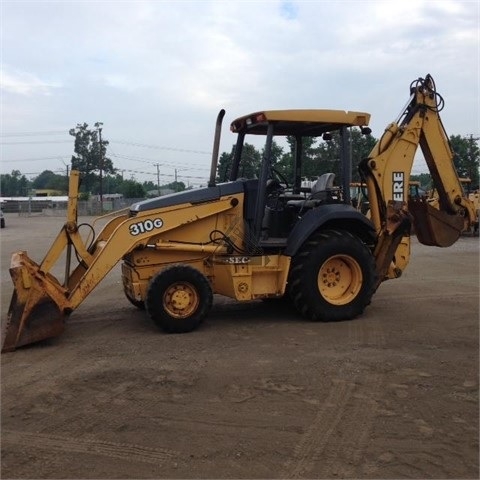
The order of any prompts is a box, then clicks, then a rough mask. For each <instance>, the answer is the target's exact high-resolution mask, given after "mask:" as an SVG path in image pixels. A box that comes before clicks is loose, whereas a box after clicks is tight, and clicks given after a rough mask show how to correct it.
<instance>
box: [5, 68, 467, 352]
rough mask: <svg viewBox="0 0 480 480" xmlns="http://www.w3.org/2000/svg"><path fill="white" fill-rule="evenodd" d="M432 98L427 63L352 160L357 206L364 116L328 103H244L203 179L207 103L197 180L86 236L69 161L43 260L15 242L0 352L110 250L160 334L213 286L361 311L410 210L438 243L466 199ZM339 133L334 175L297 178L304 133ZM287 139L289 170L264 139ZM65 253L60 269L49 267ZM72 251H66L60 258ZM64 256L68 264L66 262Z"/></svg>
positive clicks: (65, 311) (70, 307)
mask: <svg viewBox="0 0 480 480" xmlns="http://www.w3.org/2000/svg"><path fill="white" fill-rule="evenodd" d="M442 106H443V99H442V98H441V96H440V95H439V94H438V93H437V92H436V89H435V84H434V82H433V79H432V77H431V76H430V75H427V76H426V77H425V78H419V79H417V80H415V81H414V82H412V84H411V85H410V98H409V100H408V103H407V105H406V107H405V108H404V109H403V110H402V111H401V113H400V115H399V117H398V118H397V119H396V120H395V121H394V122H393V123H391V124H390V125H388V126H387V128H386V130H385V132H384V134H383V135H382V137H381V138H380V140H379V141H378V143H377V144H376V146H375V147H374V148H373V150H372V152H371V153H370V155H369V156H368V158H365V159H364V160H363V161H362V162H361V165H360V173H361V175H362V182H364V183H365V184H366V186H367V192H368V199H369V206H370V218H367V217H366V216H364V215H363V214H362V213H361V212H359V211H357V209H355V208H354V207H353V206H352V205H351V199H350V189H349V186H350V182H351V160H350V158H351V155H350V153H349V132H350V129H352V128H360V129H361V131H362V133H365V134H368V133H370V129H369V128H368V123H369V119H370V115H369V114H367V113H362V112H345V111H338V110H283V111H281V110H278V111H262V112H256V113H253V114H250V115H246V116H244V117H241V118H238V119H236V120H235V121H233V122H232V124H231V131H232V132H233V133H235V134H236V135H237V143H236V148H235V154H234V159H233V164H232V166H231V170H230V175H229V179H228V180H227V181H225V182H222V183H217V182H216V176H217V159H218V152H219V142H220V132H221V124H222V119H223V116H224V113H225V112H224V111H223V110H222V111H221V112H220V113H219V116H218V119H217V125H216V130H215V139H214V144H213V155H212V165H211V174H210V181H209V184H208V187H206V188H199V189H194V190H188V191H184V192H180V193H176V194H172V195H166V196H163V197H159V198H154V199H152V200H146V201H143V202H140V203H136V204H134V205H132V207H131V208H130V210H129V211H128V212H120V213H118V214H117V215H116V216H114V217H113V218H112V219H111V220H110V221H109V222H108V223H107V224H106V225H105V227H104V228H103V229H102V230H101V231H100V232H99V233H98V235H97V236H96V238H95V239H93V240H92V241H90V242H89V243H88V245H87V244H86V242H84V241H83V240H82V238H81V236H80V234H79V226H78V224H77V197H78V183H79V174H78V172H76V171H73V172H72V173H71V177H70V193H69V204H68V211H67V221H66V223H65V225H64V227H63V228H62V230H61V231H60V232H59V234H58V236H57V238H56V240H55V242H54V243H53V245H52V246H51V248H50V249H49V251H48V252H47V254H46V256H45V257H44V259H43V260H42V261H41V262H40V263H39V264H37V263H36V262H34V261H33V260H32V259H30V258H29V257H28V255H27V253H26V252H23V251H20V252H17V253H14V254H13V256H12V261H11V268H10V273H11V276H12V279H13V283H14V292H13V297H12V300H11V304H10V308H9V312H8V318H7V319H6V322H4V325H3V327H4V328H3V332H2V334H3V342H2V351H4V352H5V351H12V350H14V349H15V348H17V347H20V346H22V345H27V344H31V343H33V342H37V341H40V340H43V339H46V338H49V337H53V336H56V335H58V334H60V333H61V332H62V331H63V329H64V325H65V320H66V319H67V318H68V316H69V314H70V313H71V312H73V311H74V310H75V309H76V308H77V307H78V306H79V305H80V304H81V303H82V301H83V300H84V299H85V298H86V297H87V296H88V295H89V294H90V292H92V290H93V289H94V288H95V287H96V286H97V285H98V284H99V282H100V281H101V280H102V279H103V278H104V277H105V276H106V275H107V273H108V272H109V271H110V270H111V269H112V268H113V267H114V266H115V265H116V264H117V263H118V262H119V261H122V279H123V288H124V292H125V294H126V296H127V298H128V299H129V300H130V301H131V303H132V304H134V305H135V306H137V307H138V308H145V309H146V311H147V313H148V315H149V316H150V317H151V318H152V320H153V321H154V322H155V323H156V324H157V325H158V326H159V327H160V328H161V329H163V330H164V331H166V332H187V331H190V330H193V329H194V328H196V327H197V326H198V325H199V324H200V323H201V322H202V320H203V319H204V318H205V316H206V315H207V314H208V312H209V310H210V307H211V306H212V298H213V294H221V295H225V296H227V297H230V298H233V299H236V300H238V301H250V300H253V299H263V298H285V299H287V300H288V301H291V302H292V303H293V304H294V306H295V307H296V308H297V310H298V311H299V313H300V314H301V315H303V316H304V317H306V318H308V319H311V320H315V321H335V320H345V319H352V318H354V317H357V316H358V315H360V314H362V312H363V311H364V309H365V307H366V306H367V305H368V304H369V303H370V301H371V298H372V296H373V294H374V292H375V291H376V289H377V288H378V286H379V285H380V283H381V282H383V281H384V280H387V279H392V278H396V277H399V276H400V275H401V273H402V272H403V270H404V269H405V267H406V266H407V264H408V261H409V256H410V238H409V236H410V231H411V222H412V221H413V222H414V223H415V232H416V234H417V236H418V239H419V241H420V242H421V243H423V244H426V245H432V246H439V247H448V246H450V245H452V244H453V243H454V242H455V241H456V240H457V239H458V238H459V236H460V233H461V231H462V230H463V228H464V221H465V220H466V221H472V219H474V218H475V211H474V208H473V206H472V204H471V202H469V201H468V199H467V198H465V197H464V196H463V193H462V186H461V184H460V181H459V179H458V176H457V173H456V171H455V168H454V165H453V162H452V157H453V155H452V151H451V148H450V145H449V141H448V137H447V135H446V133H445V131H444V128H443V125H442V122H441V119H440V116H439V112H440V110H441V107H442ZM333 132H338V133H339V134H340V138H341V144H342V149H341V150H342V152H341V155H340V157H341V158H340V162H341V165H342V174H341V175H340V177H341V178H340V181H339V182H338V184H337V185H335V183H334V175H333V174H326V175H322V176H319V178H318V180H317V181H316V182H315V184H314V185H313V186H312V187H311V188H310V189H305V188H302V181H301V179H302V175H303V172H304V165H303V163H302V162H304V161H305V160H304V158H305V155H304V152H302V140H303V139H304V137H324V138H328V136H329V135H331V134H332V133H333ZM249 135H257V136H258V135H260V136H264V137H265V149H264V155H263V159H262V162H261V167H260V170H259V171H258V172H257V174H256V178H242V174H241V172H242V170H243V169H242V161H241V159H242V148H243V146H244V142H245V139H246V138H247V137H248V136H249ZM287 135H288V136H292V137H294V138H295V140H296V150H295V155H294V159H293V162H294V165H293V169H292V170H293V172H294V173H293V176H292V178H284V177H283V176H282V175H280V174H279V173H278V172H277V171H276V170H275V169H274V167H273V165H272V143H273V140H274V138H275V137H285V136H287ZM419 146H420V148H421V150H422V152H423V155H424V156H425V160H426V163H427V165H428V168H429V170H430V172H431V174H432V177H433V180H434V184H435V186H436V189H437V191H438V197H439V205H438V208H433V207H431V206H430V205H429V204H428V202H426V200H425V199H423V198H411V199H409V198H408V185H409V178H410V172H411V169H412V164H413V161H414V155H415V152H416V151H417V148H418V147H419ZM60 258H62V259H66V261H65V263H66V265H65V279H64V280H63V281H61V280H58V279H57V278H55V277H54V276H53V275H52V273H51V271H52V268H53V267H54V265H55V264H56V263H57V262H58V261H59V259H60ZM72 259H76V260H75V262H72ZM74 263H75V264H74Z"/></svg>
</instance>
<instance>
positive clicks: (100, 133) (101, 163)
mask: <svg viewBox="0 0 480 480" xmlns="http://www.w3.org/2000/svg"><path fill="white" fill-rule="evenodd" d="M100 125H102V124H101V123H97V128H98V136H99V143H100V213H102V214H103V148H102V127H100Z"/></svg>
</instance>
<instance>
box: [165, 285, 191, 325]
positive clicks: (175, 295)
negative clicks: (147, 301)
mask: <svg viewBox="0 0 480 480" xmlns="http://www.w3.org/2000/svg"><path fill="white" fill-rule="evenodd" d="M199 302H200V298H199V296H198V293H197V290H196V289H195V288H194V287H193V286H192V285H190V284H189V283H175V284H174V285H172V286H170V287H169V288H168V289H167V291H166V292H165V295H164V296H163V305H164V307H165V310H166V311H167V312H168V314H169V315H171V316H172V317H176V318H187V317H189V316H190V315H192V314H193V313H194V312H195V310H196V309H197V307H198V304H199Z"/></svg>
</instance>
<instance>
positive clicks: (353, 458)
mask: <svg viewBox="0 0 480 480" xmlns="http://www.w3.org/2000/svg"><path fill="white" fill-rule="evenodd" d="M347 337H348V340H349V342H350V346H352V345H351V344H353V346H355V347H357V348H359V347H361V346H362V345H363V346H364V345H376V346H382V345H385V342H386V340H385V333H384V330H383V327H382V325H381V324H379V323H372V324H366V323H365V322H352V323H351V324H350V325H349V329H348V335H347ZM359 381H361V383H355V382H349V381H346V380H344V379H340V378H334V379H333V380H332V384H333V385H332V388H331V389H330V392H329V395H328V397H327V398H326V399H325V401H324V402H323V404H322V405H321V407H320V408H319V410H318V412H317V414H316V416H315V418H314V420H313V422H312V423H311V424H310V426H309V427H308V429H307V430H306V431H305V433H304V434H303V435H302V437H301V439H300V441H299V443H298V444H297V445H296V446H295V448H294V451H293V456H292V458H291V459H290V460H289V461H287V462H286V464H285V468H284V471H283V472H282V474H283V475H282V477H284V478H303V477H307V478H308V477H310V476H311V475H310V473H311V472H312V471H313V470H314V469H315V475H314V476H316V477H318V476H323V475H325V476H327V477H328V478H330V477H332V476H340V477H342V478H344V477H346V476H352V475H353V476H355V473H357V474H358V472H356V469H357V468H358V465H359V464H360V462H361V461H362V457H363V452H364V450H365V447H366V446H367V443H368V438H369V433H370V431H371V429H372V422H373V419H374V417H375V412H376V402H375V398H376V397H378V394H379V392H380V391H381V386H382V381H383V380H382V376H381V375H378V374H368V375H367V376H365V375H362V376H361V377H359ZM339 457H341V459H342V462H339V461H338V460H339ZM315 467H317V468H315ZM319 470H320V471H319Z"/></svg>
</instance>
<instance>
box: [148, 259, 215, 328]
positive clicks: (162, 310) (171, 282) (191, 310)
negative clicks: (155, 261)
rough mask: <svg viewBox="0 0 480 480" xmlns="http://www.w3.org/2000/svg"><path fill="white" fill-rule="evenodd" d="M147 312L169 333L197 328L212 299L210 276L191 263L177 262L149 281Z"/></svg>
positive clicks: (208, 309)
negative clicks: (177, 263) (189, 264)
mask: <svg viewBox="0 0 480 480" xmlns="http://www.w3.org/2000/svg"><path fill="white" fill-rule="evenodd" d="M145 303H146V307H147V312H148V314H149V315H150V317H151V319H152V320H153V321H154V323H155V324H156V325H157V326H158V327H160V328H161V329H162V330H164V331H165V332H168V333H185V332H190V331H192V330H194V329H195V328H197V327H198V326H199V325H200V323H201V322H202V321H203V319H204V318H205V317H206V315H207V314H208V312H209V311H210V308H211V307H212V303H213V293H212V288H211V286H210V283H209V281H208V279H207V278H206V277H205V276H204V275H202V273H200V272H199V271H198V270H196V269H195V268H192V267H190V266H188V265H174V266H171V267H168V268H166V269H165V270H163V271H161V272H160V273H158V274H157V275H156V276H155V277H153V278H152V280H151V281H150V285H149V287H148V291H147V298H146V302H145Z"/></svg>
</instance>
